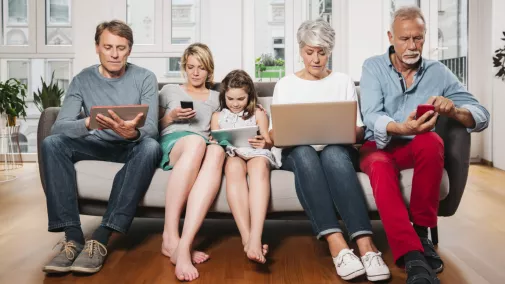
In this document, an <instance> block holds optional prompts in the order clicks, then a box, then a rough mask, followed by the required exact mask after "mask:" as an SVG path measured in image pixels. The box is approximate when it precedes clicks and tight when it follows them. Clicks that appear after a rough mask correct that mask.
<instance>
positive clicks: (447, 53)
mask: <svg viewBox="0 0 505 284" xmlns="http://www.w3.org/2000/svg"><path fill="white" fill-rule="evenodd" d="M438 3H439V5H438V47H439V51H438V59H439V60H440V62H442V63H443V64H445V65H446V66H447V67H448V68H449V69H450V70H451V71H452V72H453V73H454V75H456V77H458V79H459V80H460V81H461V82H462V83H463V84H464V85H465V86H466V84H467V76H468V73H467V57H468V2H467V1H459V0H439V1H438Z"/></svg>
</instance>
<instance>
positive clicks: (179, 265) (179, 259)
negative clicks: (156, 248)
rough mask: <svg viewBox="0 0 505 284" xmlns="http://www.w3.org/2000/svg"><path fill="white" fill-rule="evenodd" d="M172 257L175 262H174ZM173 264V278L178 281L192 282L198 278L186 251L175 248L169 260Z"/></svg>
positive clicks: (189, 255)
mask: <svg viewBox="0 0 505 284" xmlns="http://www.w3.org/2000/svg"><path fill="white" fill-rule="evenodd" d="M174 257H175V259H176V260H174ZM170 260H171V261H172V262H176V264H175V277H177V279H179V280H180V281H193V280H195V279H196V278H198V277H199V276H200V274H199V273H198V270H197V269H196V268H195V267H194V266H193V263H192V262H191V254H190V252H189V249H188V250H181V251H179V248H177V249H176V250H175V251H174V253H173V254H172V257H171V258H170Z"/></svg>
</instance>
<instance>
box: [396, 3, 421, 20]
mask: <svg viewBox="0 0 505 284" xmlns="http://www.w3.org/2000/svg"><path fill="white" fill-rule="evenodd" d="M402 6H418V7H420V6H421V3H420V0H391V10H390V14H391V18H393V14H394V13H395V11H396V10H397V9H398V8H400V7H402Z"/></svg>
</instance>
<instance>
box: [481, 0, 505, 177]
mask: <svg viewBox="0 0 505 284" xmlns="http://www.w3.org/2000/svg"><path fill="white" fill-rule="evenodd" d="M503 11H505V1H503V0H493V7H492V17H491V18H492V19H493V28H492V31H493V32H492V34H491V40H492V46H491V52H493V53H494V50H496V49H497V48H503V46H504V45H505V41H502V40H500V39H501V38H503V37H505V36H504V35H503V32H505V18H504V17H503ZM491 62H492V61H491V56H489V57H488V58H487V60H486V63H487V64H488V65H489V66H491ZM492 71H493V72H492V76H494V74H496V72H497V71H496V69H495V68H493V70H492ZM492 94H493V99H492V120H493V126H492V137H493V139H492V149H493V150H492V154H493V164H494V165H495V167H497V168H500V169H503V170H505V147H504V145H505V127H503V125H504V123H505V81H502V80H500V79H498V78H496V77H494V78H493V82H492Z"/></svg>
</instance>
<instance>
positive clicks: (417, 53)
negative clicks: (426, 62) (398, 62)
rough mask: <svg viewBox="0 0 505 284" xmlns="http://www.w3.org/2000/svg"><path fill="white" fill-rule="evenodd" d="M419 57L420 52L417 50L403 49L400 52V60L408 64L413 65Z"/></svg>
mask: <svg viewBox="0 0 505 284" xmlns="http://www.w3.org/2000/svg"><path fill="white" fill-rule="evenodd" d="M410 55H416V57H414V58H405V56H410ZM420 59H421V53H420V52H419V51H408V50H407V51H405V53H403V54H402V62H403V63H405V64H408V65H414V64H416V63H417V62H418V61H419V60H420Z"/></svg>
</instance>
